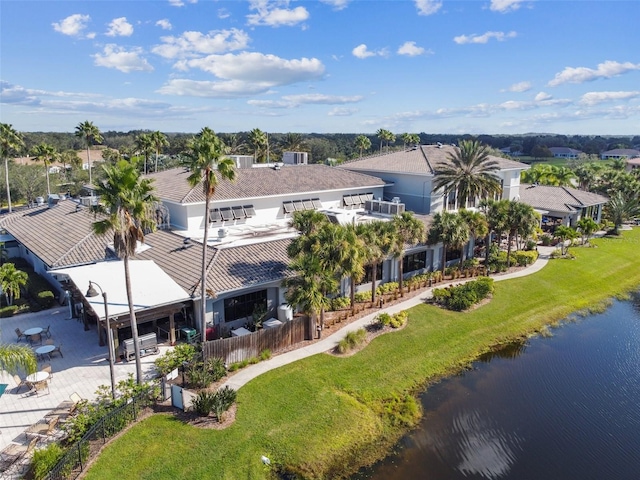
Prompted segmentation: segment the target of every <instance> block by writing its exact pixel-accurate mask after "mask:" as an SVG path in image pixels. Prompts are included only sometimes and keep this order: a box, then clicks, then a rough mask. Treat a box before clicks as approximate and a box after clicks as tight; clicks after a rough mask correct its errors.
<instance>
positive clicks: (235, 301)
mask: <svg viewBox="0 0 640 480" xmlns="http://www.w3.org/2000/svg"><path fill="white" fill-rule="evenodd" d="M256 306H258V307H261V308H264V309H266V308H267V291H266V290H260V291H257V292H251V293H246V294H244V295H238V296H237V297H233V298H225V300H224V321H225V322H233V321H234V320H238V319H240V318H246V317H248V316H249V315H251V314H253V311H254V310H255V308H256Z"/></svg>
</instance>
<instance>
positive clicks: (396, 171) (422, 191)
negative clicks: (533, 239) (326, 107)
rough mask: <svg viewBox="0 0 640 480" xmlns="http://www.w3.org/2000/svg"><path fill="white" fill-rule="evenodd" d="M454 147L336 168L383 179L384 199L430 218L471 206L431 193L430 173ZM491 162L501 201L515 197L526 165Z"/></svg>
mask: <svg viewBox="0 0 640 480" xmlns="http://www.w3.org/2000/svg"><path fill="white" fill-rule="evenodd" d="M455 149H456V147H454V146H451V145H421V146H417V147H414V148H411V149H409V150H405V151H400V152H393V153H389V154H383V155H373V156H370V157H365V158H361V159H357V160H353V161H350V162H347V163H345V164H343V165H340V166H339V167H338V168H340V169H344V170H349V171H354V172H361V173H366V174H367V175H373V176H376V177H380V178H381V179H383V180H384V181H385V182H386V183H387V184H388V185H387V187H386V188H385V190H384V194H385V198H386V199H389V200H390V199H393V198H394V197H398V198H399V199H400V201H401V202H402V203H404V204H405V205H406V208H407V210H411V211H414V212H416V213H423V214H432V213H436V212H439V211H442V210H457V209H458V208H463V207H468V208H471V207H474V206H475V204H472V205H460V204H459V202H458V199H457V197H456V194H455V192H452V194H451V195H449V197H448V198H447V199H446V202H445V199H444V197H443V195H442V193H441V192H437V191H434V190H433V183H434V179H435V174H434V169H435V168H437V167H438V166H439V165H442V164H443V163H446V162H447V161H448V158H449V156H450V155H452V154H454V153H455ZM490 158H491V159H492V160H495V161H496V162H497V164H498V166H499V170H498V171H497V172H496V173H495V174H496V176H497V177H498V179H499V181H500V183H501V185H502V198H503V199H509V200H513V199H516V198H517V197H518V189H519V186H520V172H522V171H523V170H527V169H528V168H529V165H526V164H524V163H520V162H516V161H513V160H509V159H506V158H501V157H493V156H492V157H490Z"/></svg>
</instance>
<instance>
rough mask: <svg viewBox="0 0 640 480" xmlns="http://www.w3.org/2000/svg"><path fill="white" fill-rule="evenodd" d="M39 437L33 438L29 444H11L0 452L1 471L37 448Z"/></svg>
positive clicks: (4, 470)
mask: <svg viewBox="0 0 640 480" xmlns="http://www.w3.org/2000/svg"><path fill="white" fill-rule="evenodd" d="M36 443H38V439H37V438H34V439H32V440H31V441H30V442H29V443H28V444H27V445H21V444H18V443H11V444H9V445H8V446H7V447H6V448H5V449H4V450H2V451H1V452H0V472H6V471H7V470H8V469H9V467H11V465H13V464H14V463H16V462H17V461H18V460H20V459H21V458H22V457H23V456H25V455H28V454H29V453H31V452H32V451H33V449H34V448H36Z"/></svg>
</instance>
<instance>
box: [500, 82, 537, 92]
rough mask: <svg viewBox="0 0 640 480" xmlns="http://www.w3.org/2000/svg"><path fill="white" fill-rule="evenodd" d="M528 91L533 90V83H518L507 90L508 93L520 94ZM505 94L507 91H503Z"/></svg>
mask: <svg viewBox="0 0 640 480" xmlns="http://www.w3.org/2000/svg"><path fill="white" fill-rule="evenodd" d="M528 90H531V82H518V83H514V84H513V85H511V86H510V87H509V88H507V90H506V91H507V92H518V93H522V92H526V91H528ZM502 91H503V92H504V91H505V90H502Z"/></svg>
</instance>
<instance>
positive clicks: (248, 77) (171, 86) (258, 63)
mask: <svg viewBox="0 0 640 480" xmlns="http://www.w3.org/2000/svg"><path fill="white" fill-rule="evenodd" d="M182 65H183V66H184V68H185V69H188V68H198V69H200V70H203V71H205V72H208V73H211V74H212V75H214V76H216V77H217V78H219V79H221V80H220V81H193V80H188V79H173V80H171V81H169V83H168V84H166V85H164V86H163V87H162V88H161V89H160V90H158V92H159V93H163V94H166V95H192V96H198V97H241V96H247V95H255V94H259V93H265V92H268V91H269V90H270V89H271V88H273V87H277V86H281V85H290V84H294V83H299V82H306V81H310V80H317V79H319V78H322V75H324V65H323V64H322V62H320V60H318V59H315V58H301V59H294V60H286V59H283V58H279V57H276V56H275V55H264V54H262V53H249V52H243V53H240V54H238V55H234V54H231V53H228V54H226V55H209V56H207V57H204V58H196V59H191V60H184V61H183V62H182Z"/></svg>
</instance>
